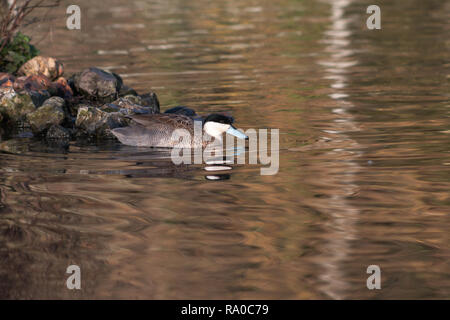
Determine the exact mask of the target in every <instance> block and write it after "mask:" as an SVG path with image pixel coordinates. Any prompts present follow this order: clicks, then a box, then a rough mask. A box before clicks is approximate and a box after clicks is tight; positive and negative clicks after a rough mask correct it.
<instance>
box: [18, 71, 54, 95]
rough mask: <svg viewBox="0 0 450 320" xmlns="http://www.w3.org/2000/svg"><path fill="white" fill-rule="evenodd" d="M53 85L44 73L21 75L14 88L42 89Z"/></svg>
mask: <svg viewBox="0 0 450 320" xmlns="http://www.w3.org/2000/svg"><path fill="white" fill-rule="evenodd" d="M51 86H52V82H51V81H50V79H49V78H47V77H46V76H43V75H38V76H29V77H19V78H17V79H16V81H15V82H14V90H16V91H20V90H28V91H42V90H48V89H49V88H50V87H51Z"/></svg>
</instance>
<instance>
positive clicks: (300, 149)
mask: <svg viewBox="0 0 450 320" xmlns="http://www.w3.org/2000/svg"><path fill="white" fill-rule="evenodd" d="M78 3H80V6H81V8H82V30H81V31H68V30H67V29H65V17H66V15H65V7H66V5H68V3H64V5H63V7H61V8H60V9H58V10H57V11H54V12H51V13H50V14H49V15H48V17H49V18H52V19H50V20H51V22H46V23H41V24H40V25H39V26H37V25H35V26H34V27H32V28H31V29H29V33H31V34H32V35H33V37H34V40H35V41H39V40H40V39H43V40H42V41H40V42H39V44H38V46H39V47H40V48H41V49H42V53H43V54H45V55H51V56H55V57H57V58H59V59H61V60H62V61H63V62H64V64H65V67H66V74H69V75H70V74H71V73H73V72H76V71H79V70H81V69H82V68H84V67H88V66H98V67H101V68H106V69H109V70H111V71H114V72H117V73H119V74H121V75H122V76H123V78H124V80H125V82H126V83H127V84H128V85H130V86H132V87H134V88H135V89H137V90H138V91H139V92H145V91H146V90H154V91H155V92H156V93H157V94H158V96H159V99H160V101H161V104H162V109H163V110H164V109H166V108H169V107H173V106H175V105H179V104H183V105H187V106H190V107H193V108H195V109H196V110H197V111H198V112H200V113H209V112H214V111H219V112H228V113H230V114H232V115H233V116H234V117H235V119H236V120H237V121H236V124H237V126H238V127H240V128H243V129H248V128H279V129H280V149H281V150H280V170H279V172H278V174H276V175H274V176H261V175H260V167H261V166H260V165H233V166H232V170H227V171H222V172H214V173H211V172H208V171H205V170H204V166H202V165H193V166H179V167H177V166H174V165H173V164H172V162H171V161H170V159H169V157H168V154H167V152H166V153H164V152H160V151H155V150H149V149H145V148H133V147H126V146H121V145H119V144H118V143H107V144H101V145H77V144H72V145H71V146H70V148H69V150H67V151H65V150H60V149H51V148H50V149H49V148H47V147H45V146H42V145H41V144H40V143H39V142H36V141H29V140H27V139H25V140H24V139H21V140H18V141H10V149H9V150H10V152H9V153H1V154H0V243H1V245H0V297H1V298H21V299H24V298H139V299H143V298H149V299H154V298H155V299H166V298H175V299H182V298H192V299H218V298H232V299H242V298H256V299H259V298H262V299H310V298H325V299H331V298H333V299H342V298H352V299H360V298H377V299H390V298H400V299H404V298H418V299H423V298H448V297H449V293H450V277H449V270H450V269H449V264H448V259H449V257H450V250H449V229H450V228H449V227H450V220H449V217H448V215H449V213H450V202H449V189H450V170H449V166H450V157H449V142H450V136H449V135H450V127H449V124H450V121H449V92H450V90H449V74H450V73H449V67H450V63H449V61H450V59H449V58H450V54H449V52H450V51H449V44H450V37H449V35H450V32H449V24H448V21H449V18H450V3H449V2H446V1H441V0H436V1H434V0H431V1H420V0H410V1H397V2H396V3H395V4H394V3H392V2H391V1H378V3H377V4H378V5H379V6H380V7H381V10H382V30H381V31H369V30H367V28H366V26H365V25H366V24H365V23H366V18H367V17H368V15H367V14H366V13H365V10H366V8H367V6H368V5H370V4H372V3H370V1H363V0H361V1H356V0H355V1H352V0H335V1H331V0H330V1H313V0H304V1H295V0H280V1H277V2H274V1H269V0H262V1H255V0H239V1H237V0H229V1H210V0H197V1H189V2H188V1H181V0H153V1H142V0H135V1H119V0H114V1H113V0H111V1H108V3H105V2H93V1H79V2H78ZM211 175H213V176H217V177H218V178H220V179H219V180H209V179H208V178H207V176H211ZM71 264H76V265H79V266H80V267H81V273H82V290H79V291H77V290H73V291H70V290H68V289H67V288H66V285H65V281H66V279H67V277H68V275H67V274H66V273H65V271H66V268H67V266H68V265H71ZM372 264H375V265H379V266H380V268H381V271H382V280H381V281H382V282H381V286H382V289H381V290H368V289H367V287H366V279H367V277H368V276H369V275H368V274H367V273H366V269H367V267H368V266H369V265H372Z"/></svg>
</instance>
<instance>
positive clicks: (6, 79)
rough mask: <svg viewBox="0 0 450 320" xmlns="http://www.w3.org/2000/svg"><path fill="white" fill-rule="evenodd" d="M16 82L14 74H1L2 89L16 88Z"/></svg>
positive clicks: (0, 83) (0, 84)
mask: <svg viewBox="0 0 450 320" xmlns="http://www.w3.org/2000/svg"><path fill="white" fill-rule="evenodd" d="M14 81H16V77H14V76H13V75H12V74H9V73H4V72H0V87H1V88H12V87H13V86H14Z"/></svg>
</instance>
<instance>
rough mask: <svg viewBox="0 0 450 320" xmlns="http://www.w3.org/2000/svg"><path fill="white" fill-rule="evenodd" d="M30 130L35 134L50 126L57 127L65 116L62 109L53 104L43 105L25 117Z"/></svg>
mask: <svg viewBox="0 0 450 320" xmlns="http://www.w3.org/2000/svg"><path fill="white" fill-rule="evenodd" d="M26 118H27V121H28V123H29V124H30V126H31V129H32V130H33V132H35V133H41V132H43V131H45V130H47V129H48V128H50V127H51V126H52V125H59V124H61V123H62V122H63V121H64V118H65V114H64V110H63V108H62V107H60V106H57V105H54V104H44V105H43V106H42V107H40V108H38V109H37V110H36V111H34V112H32V113H29V114H27V116H26Z"/></svg>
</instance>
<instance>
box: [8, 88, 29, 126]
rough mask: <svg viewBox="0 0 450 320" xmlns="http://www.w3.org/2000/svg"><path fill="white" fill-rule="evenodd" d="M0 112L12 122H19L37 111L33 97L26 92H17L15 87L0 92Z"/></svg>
mask: <svg viewBox="0 0 450 320" xmlns="http://www.w3.org/2000/svg"><path fill="white" fill-rule="evenodd" d="M0 97H1V98H0V113H1V114H2V115H3V116H4V117H5V118H7V119H8V120H9V121H11V122H18V121H20V120H23V119H24V117H25V116H26V115H27V114H29V113H31V112H33V111H35V110H36V106H35V104H34V102H33V100H32V97H31V96H30V95H29V94H26V93H23V94H22V93H17V92H15V91H14V90H13V89H9V90H5V91H4V90H2V92H1V93H0Z"/></svg>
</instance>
